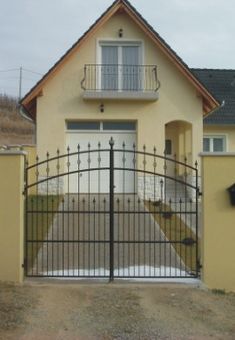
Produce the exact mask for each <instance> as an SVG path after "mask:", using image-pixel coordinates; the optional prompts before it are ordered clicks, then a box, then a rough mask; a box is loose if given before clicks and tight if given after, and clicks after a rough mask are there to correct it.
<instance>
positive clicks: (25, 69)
mask: <svg viewBox="0 0 235 340" xmlns="http://www.w3.org/2000/svg"><path fill="white" fill-rule="evenodd" d="M23 71H26V72H30V73H34V74H38V75H40V76H43V74H42V73H39V72H35V71H32V70H28V69H27V68H23Z"/></svg>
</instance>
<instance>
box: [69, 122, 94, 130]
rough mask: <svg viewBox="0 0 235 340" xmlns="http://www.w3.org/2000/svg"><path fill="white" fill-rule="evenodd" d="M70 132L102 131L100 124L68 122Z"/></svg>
mask: <svg viewBox="0 0 235 340" xmlns="http://www.w3.org/2000/svg"><path fill="white" fill-rule="evenodd" d="M67 129H68V130H100V122H94V121H93V122H92V121H89V122H88V121H87V122H85V121H84V122H67Z"/></svg>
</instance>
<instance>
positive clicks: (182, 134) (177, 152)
mask: <svg viewBox="0 0 235 340" xmlns="http://www.w3.org/2000/svg"><path fill="white" fill-rule="evenodd" d="M165 155H166V157H168V158H171V159H175V160H177V161H179V162H182V163H188V164H190V165H191V164H192V124H191V123H188V122H185V121H180V120H175V121H172V122H169V123H167V124H165ZM166 166H167V169H166V172H167V174H168V175H169V176H180V175H182V169H181V167H180V166H176V165H175V163H174V162H167V165H166Z"/></svg>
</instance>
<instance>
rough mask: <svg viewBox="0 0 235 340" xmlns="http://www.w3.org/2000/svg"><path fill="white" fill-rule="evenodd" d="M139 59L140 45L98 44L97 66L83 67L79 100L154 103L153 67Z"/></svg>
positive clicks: (116, 42)
mask: <svg viewBox="0 0 235 340" xmlns="http://www.w3.org/2000/svg"><path fill="white" fill-rule="evenodd" d="M143 59H144V58H143V46H142V43H141V42H140V41H123V40H122V41H121V42H120V40H117V41H106V40H102V41H99V43H98V50H97V64H86V65H85V67H84V78H83V79H82V81H81V87H82V89H83V90H84V93H83V98H84V99H102V100H103V99H122V100H153V101H154V100H157V99H158V89H159V86H160V83H159V81H158V79H157V66H156V65H144V64H143Z"/></svg>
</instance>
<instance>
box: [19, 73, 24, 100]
mask: <svg viewBox="0 0 235 340" xmlns="http://www.w3.org/2000/svg"><path fill="white" fill-rule="evenodd" d="M22 70H23V68H22V66H21V67H20V77H19V102H20V100H21V92H22Z"/></svg>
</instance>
